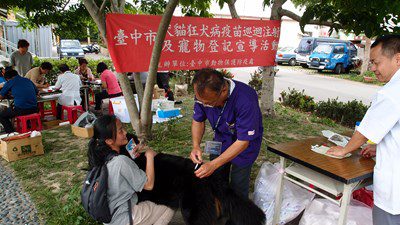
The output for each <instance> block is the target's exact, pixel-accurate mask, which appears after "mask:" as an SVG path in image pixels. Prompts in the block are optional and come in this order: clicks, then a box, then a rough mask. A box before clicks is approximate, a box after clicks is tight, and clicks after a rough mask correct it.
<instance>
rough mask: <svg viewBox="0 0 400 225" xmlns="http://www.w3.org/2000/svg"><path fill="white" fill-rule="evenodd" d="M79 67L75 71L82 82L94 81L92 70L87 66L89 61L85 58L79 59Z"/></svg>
mask: <svg viewBox="0 0 400 225" xmlns="http://www.w3.org/2000/svg"><path fill="white" fill-rule="evenodd" d="M78 63H79V66H78V68H76V70H75V74H78V75H79V77H80V78H81V80H82V81H91V80H94V76H93V74H92V70H91V69H90V68H89V67H88V66H87V65H88V61H87V60H86V59H84V58H79V59H78Z"/></svg>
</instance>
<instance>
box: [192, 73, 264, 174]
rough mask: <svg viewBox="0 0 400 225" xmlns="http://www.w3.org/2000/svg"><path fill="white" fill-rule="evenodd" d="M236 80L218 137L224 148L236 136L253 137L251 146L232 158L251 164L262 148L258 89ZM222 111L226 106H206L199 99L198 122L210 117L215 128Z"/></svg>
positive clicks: (242, 138) (247, 139) (219, 127)
mask: <svg viewBox="0 0 400 225" xmlns="http://www.w3.org/2000/svg"><path fill="white" fill-rule="evenodd" d="M233 82H234V83H235V87H234V89H233V92H232V93H231V94H230V96H229V98H228V100H227V103H226V107H225V110H224V112H223V114H222V116H221V119H220V121H219V124H218V127H217V129H216V131H215V132H214V141H220V142H222V152H224V151H225V150H226V149H227V148H229V146H231V145H232V144H233V142H235V141H236V140H241V141H249V147H247V149H245V150H244V151H243V152H242V153H240V154H239V155H238V156H236V157H235V158H234V159H233V160H232V163H234V164H235V165H237V166H248V165H251V164H252V163H254V161H255V160H256V158H257V156H258V153H259V152H260V147H261V141H262V134H263V125H262V115H261V110H260V106H259V105H258V96H257V93H256V91H255V90H254V89H253V88H251V87H250V86H248V85H246V84H244V83H242V82H239V81H233ZM231 86H232V85H231ZM221 111H222V107H204V106H203V105H201V104H199V103H195V104H194V114H193V119H194V120H195V121H197V122H204V121H205V120H206V119H208V121H209V122H210V124H211V127H212V128H214V127H215V124H216V122H217V120H218V116H219V115H220V113H221Z"/></svg>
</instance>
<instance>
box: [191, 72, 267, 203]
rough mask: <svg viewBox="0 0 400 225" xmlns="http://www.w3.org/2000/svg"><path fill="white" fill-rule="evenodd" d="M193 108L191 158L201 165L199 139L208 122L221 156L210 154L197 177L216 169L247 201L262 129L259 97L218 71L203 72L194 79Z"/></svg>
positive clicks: (240, 83) (207, 174)
mask: <svg viewBox="0 0 400 225" xmlns="http://www.w3.org/2000/svg"><path fill="white" fill-rule="evenodd" d="M193 86H194V90H195V98H196V100H195V105H194V114H193V121H192V141H193V150H192V152H191V154H190V158H191V159H192V161H193V162H194V163H198V164H201V163H202V153H203V151H202V149H201V148H200V143H201V139H202V137H203V134H204V130H205V120H206V119H208V121H209V122H210V125H211V127H212V129H213V131H214V140H213V141H215V142H219V143H220V144H221V154H220V155H213V154H211V155H210V160H211V161H210V162H207V163H204V164H202V165H201V167H200V168H199V169H198V170H197V171H196V172H195V174H196V176H197V177H199V178H204V177H208V176H210V175H211V174H213V173H214V171H216V170H217V172H218V173H219V175H221V176H222V178H223V179H224V180H225V181H226V182H227V183H229V178H230V186H231V187H232V188H233V189H234V190H235V191H236V192H237V193H238V194H240V195H242V196H244V197H246V198H248V194H249V182H250V172H251V167H252V165H253V163H254V161H255V160H256V158H257V156H258V154H259V152H260V147H261V141H262V134H263V126H262V115H261V110H260V107H259V104H258V96H257V93H256V92H255V90H254V89H252V88H251V87H249V86H248V85H246V84H244V83H242V82H239V81H233V80H228V79H225V78H224V77H223V75H222V73H220V72H219V71H217V70H214V69H209V68H206V69H202V70H200V71H198V72H197V73H196V75H195V76H194V79H193Z"/></svg>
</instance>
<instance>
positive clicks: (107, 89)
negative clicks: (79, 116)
mask: <svg viewBox="0 0 400 225" xmlns="http://www.w3.org/2000/svg"><path fill="white" fill-rule="evenodd" d="M96 70H97V73H99V74H101V75H100V78H101V87H102V88H103V89H104V90H103V91H102V92H100V93H96V95H95V102H96V106H95V108H94V109H95V110H96V111H99V110H101V104H102V101H103V99H105V98H114V97H119V96H122V91H121V88H120V87H119V84H118V80H117V76H115V74H114V73H113V72H111V71H110V70H108V67H107V64H105V63H104V62H101V63H99V64H97V69H96Z"/></svg>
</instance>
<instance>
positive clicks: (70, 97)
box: [54, 64, 82, 120]
mask: <svg viewBox="0 0 400 225" xmlns="http://www.w3.org/2000/svg"><path fill="white" fill-rule="evenodd" d="M58 69H59V70H60V71H61V73H62V74H61V75H59V76H58V78H57V82H56V85H55V86H54V89H56V90H61V91H62V93H61V95H60V97H59V98H58V104H57V119H59V120H60V119H63V118H61V113H62V106H63V105H64V106H72V105H79V104H81V102H82V99H81V95H80V88H81V86H82V82H81V79H80V78H79V76H78V75H77V74H74V73H72V72H71V71H70V70H69V67H68V66H67V65H66V64H61V65H60V66H59V67H58Z"/></svg>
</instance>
